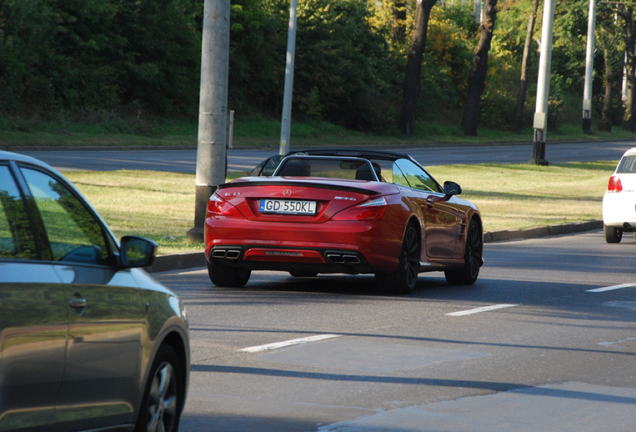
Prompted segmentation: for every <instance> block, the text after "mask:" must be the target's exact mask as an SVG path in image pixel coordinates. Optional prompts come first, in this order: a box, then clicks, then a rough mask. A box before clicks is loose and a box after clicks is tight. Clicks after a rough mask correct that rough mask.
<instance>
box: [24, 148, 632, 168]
mask: <svg viewBox="0 0 636 432" xmlns="http://www.w3.org/2000/svg"><path fill="white" fill-rule="evenodd" d="M634 146H636V141H621V142H607V143H599V142H591V143H562V144H552V143H548V145H547V147H546V159H547V160H548V161H549V162H553V163H564V162H577V161H597V160H618V159H620V157H621V155H622V154H623V153H624V152H625V150H627V149H630V148H632V147H634ZM373 148H377V149H386V150H392V151H399V152H406V153H409V154H410V155H411V156H413V157H414V158H415V159H416V160H417V161H418V162H420V163H421V164H422V165H424V166H432V165H448V164H473V163H526V162H528V160H530V158H531V156H532V144H516V145H497V146H461V147H457V146H439V147H390V148H388V147H387V148H381V147H373ZM20 153H23V154H27V155H29V156H34V157H36V158H38V159H41V160H43V161H45V162H46V163H48V164H49V165H52V166H54V167H55V168H57V169H59V170H62V171H65V170H94V171H111V170H119V169H130V170H153V171H169V172H183V173H188V172H192V173H193V172H195V171H196V150H192V149H186V150H123V151H122V150H100V151H94V150H72V151H27V150H25V151H20ZM275 154H278V149H271V150H243V149H233V150H229V151H228V170H230V171H249V170H251V169H252V168H254V167H255V166H256V165H257V164H258V163H259V162H261V161H263V160H265V159H266V158H268V157H270V156H273V155H275Z"/></svg>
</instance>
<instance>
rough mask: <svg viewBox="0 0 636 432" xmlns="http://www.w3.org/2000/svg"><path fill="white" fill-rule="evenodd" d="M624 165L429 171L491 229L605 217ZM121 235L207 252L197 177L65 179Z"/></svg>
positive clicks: (141, 174)
mask: <svg viewBox="0 0 636 432" xmlns="http://www.w3.org/2000/svg"><path fill="white" fill-rule="evenodd" d="M615 166H616V162H583V163H569V164H557V165H552V166H549V167H541V166H535V165H523V164H482V165H448V166H433V167H428V169H429V171H430V172H431V174H433V176H435V178H436V179H437V180H438V181H440V182H442V183H443V182H444V181H446V180H453V181H456V182H458V183H459V184H460V185H462V187H463V190H464V192H463V194H462V198H465V199H468V200H470V201H472V202H474V203H475V204H477V206H478V207H479V209H480V210H481V213H482V217H483V220H484V229H485V230H486V231H495V230H499V229H523V228H530V227H535V226H547V225H556V224H564V223H569V222H577V221H585V220H598V219H601V217H602V214H601V203H602V199H603V193H604V191H605V189H606V186H607V181H608V178H609V176H610V175H611V173H612V171H613V170H614V168H615ZM65 175H66V177H68V178H69V179H70V180H71V181H72V182H73V183H75V185H76V186H77V187H78V189H80V191H81V192H82V193H83V194H84V195H85V196H86V197H87V198H88V199H89V201H90V202H91V203H92V204H93V205H94V206H95V208H96V209H97V210H98V211H99V212H100V213H101V215H102V216H103V217H104V219H106V221H107V222H108V224H109V225H110V227H111V228H112V229H113V231H114V232H115V234H116V235H117V236H118V237H121V236H123V235H126V234H136V235H142V236H145V237H148V238H151V239H153V240H154V241H156V242H157V243H159V253H160V254H163V253H171V252H179V251H185V250H199V249H200V250H202V249H203V245H201V244H192V243H190V242H188V240H187V239H186V232H187V231H188V230H189V229H190V228H192V226H193V221H194V191H195V187H194V185H195V178H194V175H193V174H179V173H166V172H153V171H115V172H112V171H111V172H92V171H91V172H84V171H69V172H66V173H65Z"/></svg>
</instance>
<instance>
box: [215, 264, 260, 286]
mask: <svg viewBox="0 0 636 432" xmlns="http://www.w3.org/2000/svg"><path fill="white" fill-rule="evenodd" d="M251 274H252V272H251V271H249V270H244V269H242V268H239V267H229V266H226V265H223V264H214V263H208V275H209V276H210V281H211V282H212V283H213V284H214V285H216V286H219V287H228V288H242V287H244V286H245V284H246V283H247V281H248V280H250V275H251Z"/></svg>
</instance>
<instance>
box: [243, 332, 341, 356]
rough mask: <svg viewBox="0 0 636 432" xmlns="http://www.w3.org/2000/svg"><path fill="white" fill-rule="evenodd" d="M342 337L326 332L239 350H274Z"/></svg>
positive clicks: (253, 351)
mask: <svg viewBox="0 0 636 432" xmlns="http://www.w3.org/2000/svg"><path fill="white" fill-rule="evenodd" d="M337 337H340V335H334V334H324V335H316V336H308V337H304V338H298V339H291V340H288V341H283V342H275V343H271V344H267V345H259V346H253V347H249V348H243V349H240V350H237V351H238V352H246V353H255V352H260V351H268V350H273V349H276V348H283V347H288V346H292V345H300V344H304V343H307V342H316V341H321V340H325V339H332V338H337Z"/></svg>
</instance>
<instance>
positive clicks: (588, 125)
mask: <svg viewBox="0 0 636 432" xmlns="http://www.w3.org/2000/svg"><path fill="white" fill-rule="evenodd" d="M595 30H596V0H590V11H589V14H588V18H587V49H586V51H585V87H584V88H583V132H584V133H587V134H589V133H592V74H593V72H594V32H595Z"/></svg>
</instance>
